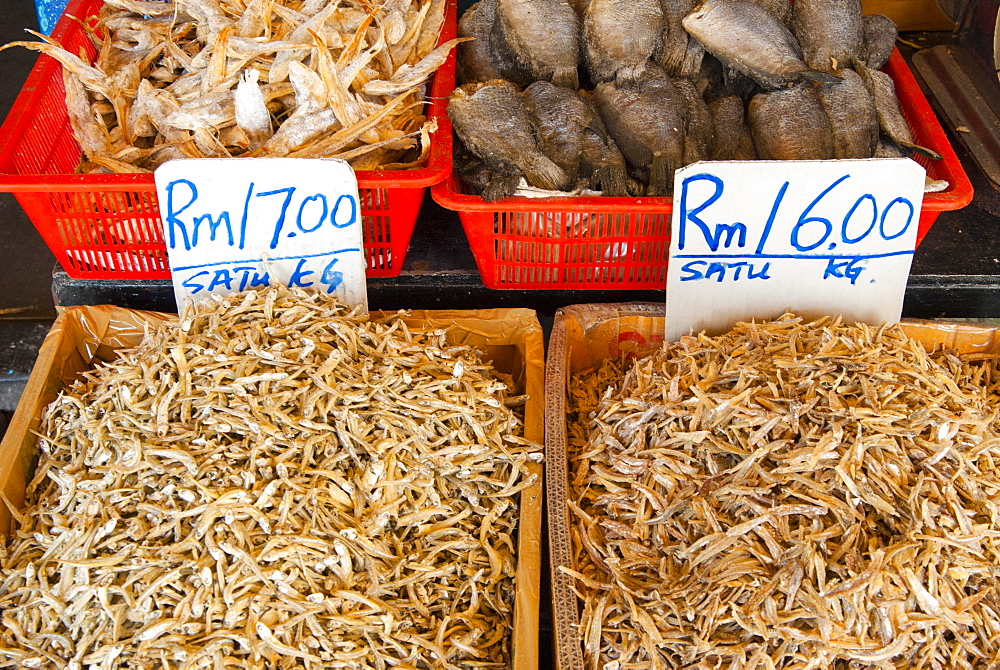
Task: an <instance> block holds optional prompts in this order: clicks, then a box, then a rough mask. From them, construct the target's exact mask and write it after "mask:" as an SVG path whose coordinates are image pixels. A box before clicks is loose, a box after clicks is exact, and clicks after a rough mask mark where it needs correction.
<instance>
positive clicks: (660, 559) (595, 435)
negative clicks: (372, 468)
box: [568, 315, 1000, 670]
mask: <svg viewBox="0 0 1000 670" xmlns="http://www.w3.org/2000/svg"><path fill="white" fill-rule="evenodd" d="M998 392H1000V372H998V370H997V369H996V365H995V363H990V364H983V363H972V362H963V361H961V360H959V359H958V358H957V357H956V356H954V355H953V354H948V353H940V354H936V355H935V356H928V354H927V353H925V351H924V349H923V348H922V347H921V345H920V344H919V343H917V342H915V341H913V340H911V339H909V338H907V337H906V336H905V334H904V333H903V332H902V331H901V330H900V329H899V328H898V327H881V328H874V327H870V326H865V325H857V326H846V325H844V324H842V323H840V322H839V321H834V320H829V319H826V320H820V321H817V322H814V323H804V322H803V320H802V319H800V318H796V317H794V316H793V315H784V316H782V317H781V318H779V319H777V320H775V321H773V322H767V323H760V324H756V325H755V324H747V323H743V324H739V325H738V326H737V327H736V328H735V329H734V330H733V331H732V332H730V333H727V334H725V335H722V336H719V337H707V336H705V335H700V336H697V337H685V338H682V339H681V340H680V341H679V342H675V343H671V344H668V345H666V346H665V347H664V348H663V349H662V350H660V351H658V352H656V353H654V354H653V355H651V356H649V357H647V358H643V359H639V360H636V361H634V362H633V363H632V364H625V363H622V362H609V363H607V364H606V365H605V366H604V367H603V368H602V369H600V370H599V371H596V372H593V371H592V372H590V373H587V374H585V375H583V376H582V377H578V378H574V379H573V380H572V382H571V383H570V385H569V393H570V394H571V396H572V398H571V400H572V402H573V403H574V405H575V411H576V413H577V416H578V422H577V423H575V424H573V425H572V427H571V434H572V438H571V445H570V447H571V448H570V469H571V475H570V489H571V494H570V499H569V501H568V504H569V507H570V510H571V512H570V515H571V518H572V524H573V529H572V538H573V548H572V549H573V555H574V561H575V566H576V570H575V571H569V572H571V573H573V574H574V575H575V577H576V581H577V588H578V592H579V594H580V596H581V598H582V622H581V636H582V639H583V641H584V645H585V656H586V658H587V661H588V667H590V668H605V669H608V670H612V669H617V668H622V669H624V668H638V667H643V668H697V669H699V670H708V669H709V668H712V669H719V670H722V669H729V668H777V669H790V668H796V669H802V670H804V669H806V668H824V669H826V668H830V669H838V670H847V669H848V668H948V669H956V668H969V669H972V668H981V669H983V670H985V669H987V668H995V667H997V666H998V664H1000V645H998V644H997V639H998V638H1000V590H998V588H997V585H998V583H1000V581H998V579H997V577H998V576H1000V472H998V469H997V464H998V461H1000V396H998Z"/></svg>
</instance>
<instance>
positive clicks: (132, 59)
mask: <svg viewBox="0 0 1000 670" xmlns="http://www.w3.org/2000/svg"><path fill="white" fill-rule="evenodd" d="M445 4H446V0H412V1H411V0H389V1H388V2H385V3H369V2H367V0H334V1H332V2H327V0H247V1H246V2H244V1H243V0H176V1H175V2H161V1H154V0H107V2H106V4H104V5H103V6H102V7H101V9H100V12H99V15H98V18H97V22H96V24H95V25H90V24H84V25H85V28H86V30H87V33H88V35H89V36H90V39H91V41H92V42H93V43H94V45H95V47H96V48H97V50H98V54H97V58H96V60H95V61H94V63H93V64H90V63H88V62H87V61H85V60H84V59H82V58H81V57H80V55H78V54H74V53H71V52H70V51H68V50H66V49H63V48H62V47H61V46H59V45H58V44H56V43H54V42H53V41H52V40H50V39H48V38H44V37H42V36H41V35H39V37H42V39H44V40H46V41H44V42H11V43H10V44H8V45H6V46H4V47H0V49H4V48H7V47H9V46H14V45H19V46H24V47H28V48H30V49H35V50H38V51H41V52H43V53H46V54H48V55H50V56H52V57H53V58H56V59H57V60H59V61H60V62H61V63H62V65H63V67H64V73H63V74H64V81H65V85H66V104H67V108H68V111H69V119H70V123H71V125H72V127H73V134H74V136H75V137H76V139H77V141H78V142H79V143H80V146H81V147H82V148H83V153H84V161H83V163H82V164H81V166H80V170H81V171H83V172H148V171H150V170H153V169H155V168H156V167H158V166H159V165H161V164H162V163H164V162H165V161H167V160H169V159H171V158H202V157H206V156H213V157H231V156H291V157H301V158H342V159H344V160H347V161H348V162H350V163H351V165H352V166H353V167H354V168H355V169H357V170H374V169H377V168H378V169H403V168H408V167H414V166H416V165H419V164H420V163H421V162H422V161H423V160H424V159H425V158H426V155H427V152H428V151H429V148H430V134H431V133H432V132H433V131H435V130H436V123H435V122H434V121H430V120H428V119H427V117H426V115H425V111H426V110H425V109H424V106H425V104H426V102H427V101H426V91H425V88H426V83H427V80H428V78H429V77H430V76H431V75H432V74H433V73H434V72H435V71H436V70H437V69H438V68H439V67H440V66H441V65H442V64H443V63H444V61H445V60H446V59H447V57H448V54H449V52H450V51H451V49H452V48H453V47H454V46H455V44H457V43H458V42H459V41H461V40H449V41H447V42H445V43H444V44H441V45H440V46H437V43H438V37H439V34H440V32H441V26H442V24H443V23H444V15H445Z"/></svg>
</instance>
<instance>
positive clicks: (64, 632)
mask: <svg viewBox="0 0 1000 670" xmlns="http://www.w3.org/2000/svg"><path fill="white" fill-rule="evenodd" d="M509 386H510V382H509V381H504V380H503V379H502V378H501V377H500V376H499V374H498V373H496V372H495V371H494V370H493V369H492V368H491V367H490V366H489V365H488V364H486V363H484V362H482V360H481V359H480V357H479V354H478V353H477V351H476V350H474V349H472V348H470V347H469V346H466V345H453V344H449V343H448V341H447V340H446V333H445V330H443V329H437V330H427V331H416V330H411V329H410V328H409V327H408V326H407V325H406V324H405V323H404V321H403V320H402V319H400V318H397V317H390V318H388V319H386V320H384V321H381V322H379V321H372V322H368V317H367V315H366V314H364V313H361V312H359V311H358V310H357V309H354V310H352V309H349V308H347V307H345V306H344V305H342V304H339V303H337V302H335V301H333V300H332V299H330V298H328V297H325V296H323V295H321V294H315V293H305V292H303V291H301V290H295V291H293V290H289V289H286V288H271V289H268V290H266V291H264V292H261V293H254V292H250V293H247V294H243V295H237V296H231V297H229V298H225V299H222V298H219V299H217V300H215V301H214V303H210V304H208V305H205V306H201V307H198V308H197V312H196V313H193V314H190V315H187V316H186V317H185V318H184V319H183V320H182V321H181V322H180V326H179V327H178V325H177V323H176V322H174V323H173V324H168V325H167V326H165V327H162V328H160V329H158V330H156V331H154V332H150V333H149V334H148V335H147V337H146V338H145V339H144V341H143V343H142V344H141V345H140V346H139V347H137V348H136V349H134V350H132V351H129V352H124V353H123V354H122V355H121V357H120V358H119V359H118V360H116V361H114V362H111V363H109V364H108V365H106V366H103V367H100V368H97V369H95V370H93V371H91V372H89V373H87V374H86V377H85V379H84V380H82V381H81V382H78V383H77V384H76V385H75V386H74V387H73V388H72V389H70V390H69V391H67V392H64V393H63V394H62V395H60V397H59V398H58V399H57V400H56V401H55V402H54V403H53V404H52V405H51V406H50V407H49V409H48V410H47V412H46V414H45V416H44V419H43V426H42V433H43V434H42V436H41V437H40V440H39V443H40V446H41V451H42V455H41V457H40V461H39V464H38V467H37V471H36V473H35V475H34V478H33V480H32V481H31V483H30V485H29V487H28V499H29V503H30V504H29V506H28V508H27V509H26V510H24V511H23V512H22V513H20V514H19V518H20V527H19V529H18V530H17V532H16V534H15V536H13V537H11V538H6V539H5V542H4V543H3V544H2V545H0V564H2V569H3V574H2V579H3V581H2V584H0V613H2V621H3V626H2V627H0V667H18V668H60V669H64V668H70V669H71V670H79V669H81V668H85V667H86V668H113V667H128V668H154V667H155V668H202V667H210V668H219V669H221V668H373V669H375V668H377V669H380V670H381V669H384V668H390V667H392V668H410V669H417V668H494V667H495V668H500V667H506V666H507V665H508V664H509V661H510V654H511V650H510V640H509V637H510V629H511V619H512V608H513V602H514V593H515V591H514V588H515V585H514V571H515V567H516V557H515V541H516V530H517V528H516V526H517V519H518V495H517V493H518V492H519V491H520V490H522V489H523V488H524V487H525V486H528V485H531V484H533V483H534V478H533V477H525V476H522V475H523V474H524V472H525V470H526V467H525V466H526V464H527V463H528V462H529V461H530V460H538V457H539V454H538V452H537V446H536V445H533V444H531V443H528V442H527V441H526V440H524V439H523V438H521V437H519V435H520V431H521V419H520V418H519V417H518V416H517V414H516V413H515V411H513V410H512V409H511V408H510V406H509V405H516V404H517V403H518V402H521V401H523V397H510V396H508V395H507V393H506V390H507V389H508V388H509Z"/></svg>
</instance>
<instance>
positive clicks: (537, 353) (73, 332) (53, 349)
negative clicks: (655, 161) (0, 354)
mask: <svg viewBox="0 0 1000 670" xmlns="http://www.w3.org/2000/svg"><path fill="white" fill-rule="evenodd" d="M389 314H391V313H381V312H372V314H371V316H372V318H379V317H381V316H388V315H389ZM176 318H177V317H176V315H169V314H161V313H157V312H143V311H137V310H128V309H122V308H120V307H113V306H95V307H90V306H84V307H67V308H62V309H60V311H59V316H58V317H57V318H56V320H55V323H53V325H52V328H51V330H50V331H49V333H48V335H47V336H46V337H45V340H44V341H43V342H42V346H41V347H40V349H39V352H38V358H37V360H36V361H35V365H34V367H33V368H32V371H31V375H30V377H29V378H28V382H27V385H26V387H25V390H24V393H23V395H22V396H21V400H20V402H19V403H18V406H17V410H16V411H15V413H14V415H13V417H12V418H11V422H10V426H9V427H8V429H7V433H6V434H5V435H4V438H3V441H2V442H0V490H2V491H3V493H4V495H6V497H7V500H9V501H10V502H11V503H12V504H14V505H15V506H17V507H22V506H23V504H24V493H25V487H26V482H27V481H28V479H29V477H30V476H31V473H32V472H33V470H34V465H35V460H36V459H35V457H36V454H37V450H38V448H37V441H38V439H37V436H36V434H35V431H37V430H38V425H39V422H40V418H41V414H42V412H43V410H44V409H45V407H46V406H47V405H48V404H49V403H51V402H52V401H53V400H54V399H55V398H56V396H57V395H58V394H59V392H60V391H61V390H62V389H63V388H64V387H65V386H66V384H67V383H69V382H72V381H73V380H74V379H76V378H77V377H78V376H79V375H80V374H81V373H82V372H84V371H86V370H88V369H90V368H92V367H94V366H95V365H96V364H98V363H99V362H101V361H108V360H112V359H113V358H114V357H115V355H116V354H115V352H116V351H117V350H119V349H123V348H127V347H131V346H135V345H136V344H138V343H139V342H140V341H141V340H142V334H143V329H144V327H148V326H154V327H155V326H156V325H158V324H160V323H163V322H164V321H166V320H174V319H176ZM404 320H405V321H406V323H407V324H408V325H410V326H413V327H416V326H426V327H432V328H448V329H449V338H450V340H451V341H452V342H455V343H459V342H461V343H465V344H470V345H473V346H476V347H479V348H481V349H483V350H484V351H485V352H486V357H487V358H489V359H491V360H492V361H493V365H494V367H496V368H497V369H498V370H500V371H501V372H504V373H506V374H509V375H511V376H512V377H513V379H514V382H515V384H516V385H517V388H516V389H515V392H516V393H527V394H528V396H529V400H528V402H527V405H526V406H525V421H524V437H525V438H527V439H529V440H532V441H534V442H536V443H538V444H541V443H542V431H543V428H542V426H543V423H542V422H543V402H544V395H543V391H544V388H543V381H542V380H543V376H542V375H543V368H544V365H545V359H544V342H543V336H542V328H541V325H539V323H538V319H537V318H536V317H535V312H534V311H533V310H529V309H487V310H427V311H412V312H410V313H409V314H408V315H407V316H405V318H404ZM529 468H530V470H531V473H532V474H536V475H538V482H537V484H535V485H534V486H531V487H529V488H527V489H525V490H523V491H522V492H521V494H520V498H521V499H520V513H521V516H520V520H519V525H518V539H517V543H518V544H517V552H518V561H517V573H516V584H517V594H516V603H515V605H514V623H513V626H514V628H513V641H512V645H511V648H512V650H513V663H512V667H513V669H514V670H537V668H538V605H539V589H540V586H539V580H540V577H541V561H542V553H541V552H542V550H541V547H542V537H541V533H542V466H541V464H538V463H531V464H530V465H529ZM12 523H13V520H12V518H11V514H10V511H9V510H8V509H7V507H6V506H5V505H2V504H0V532H8V533H9V532H10V529H11V528H12Z"/></svg>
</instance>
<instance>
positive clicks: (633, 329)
mask: <svg viewBox="0 0 1000 670" xmlns="http://www.w3.org/2000/svg"><path fill="white" fill-rule="evenodd" d="M663 314H664V305H663V304H647V303H632V304H590V305H573V306H570V307H565V308H563V309H561V310H559V311H558V312H556V317H555V321H554V323H553V326H552V334H551V335H550V337H549V347H548V353H547V360H546V368H545V394H546V397H545V471H546V479H545V494H546V496H547V498H548V502H547V506H548V533H549V557H550V566H551V571H552V572H551V575H552V597H553V630H554V634H555V655H556V667H557V668H559V670H584V668H585V666H584V662H583V661H584V659H583V643H582V636H581V635H580V634H579V632H578V631H579V628H578V625H579V610H578V602H577V597H576V593H575V591H574V589H573V586H574V580H573V578H571V577H569V576H568V575H566V574H565V573H563V572H562V571H561V570H560V566H566V567H568V568H570V569H574V570H575V569H576V566H575V565H574V564H573V558H572V556H573V554H572V552H571V550H570V546H571V545H570V540H571V535H570V519H569V510H568V509H567V507H566V505H565V504H564V501H565V500H566V499H567V495H568V493H569V482H568V472H569V467H568V462H567V457H566V445H567V425H566V406H567V394H566V390H567V388H566V387H567V382H568V380H569V378H570V375H572V374H574V373H576V372H579V371H581V370H584V369H586V368H589V367H592V366H595V365H598V364H600V363H601V362H602V361H604V360H606V359H608V358H617V357H618V356H621V355H628V354H635V355H637V356H641V355H642V354H644V353H649V352H651V351H653V350H655V349H657V348H659V347H660V346H661V345H662V343H663V318H664V317H663ZM901 325H902V326H903V330H904V331H905V332H906V333H907V334H908V335H909V336H910V337H913V338H915V339H917V340H919V341H920V342H921V343H922V344H923V345H924V346H925V347H926V348H927V349H928V350H933V349H941V348H948V349H956V350H958V351H959V352H961V353H977V354H998V355H1000V328H994V327H990V326H983V325H979V324H969V323H942V322H935V321H904V322H903V323H902V324H901Z"/></svg>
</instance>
